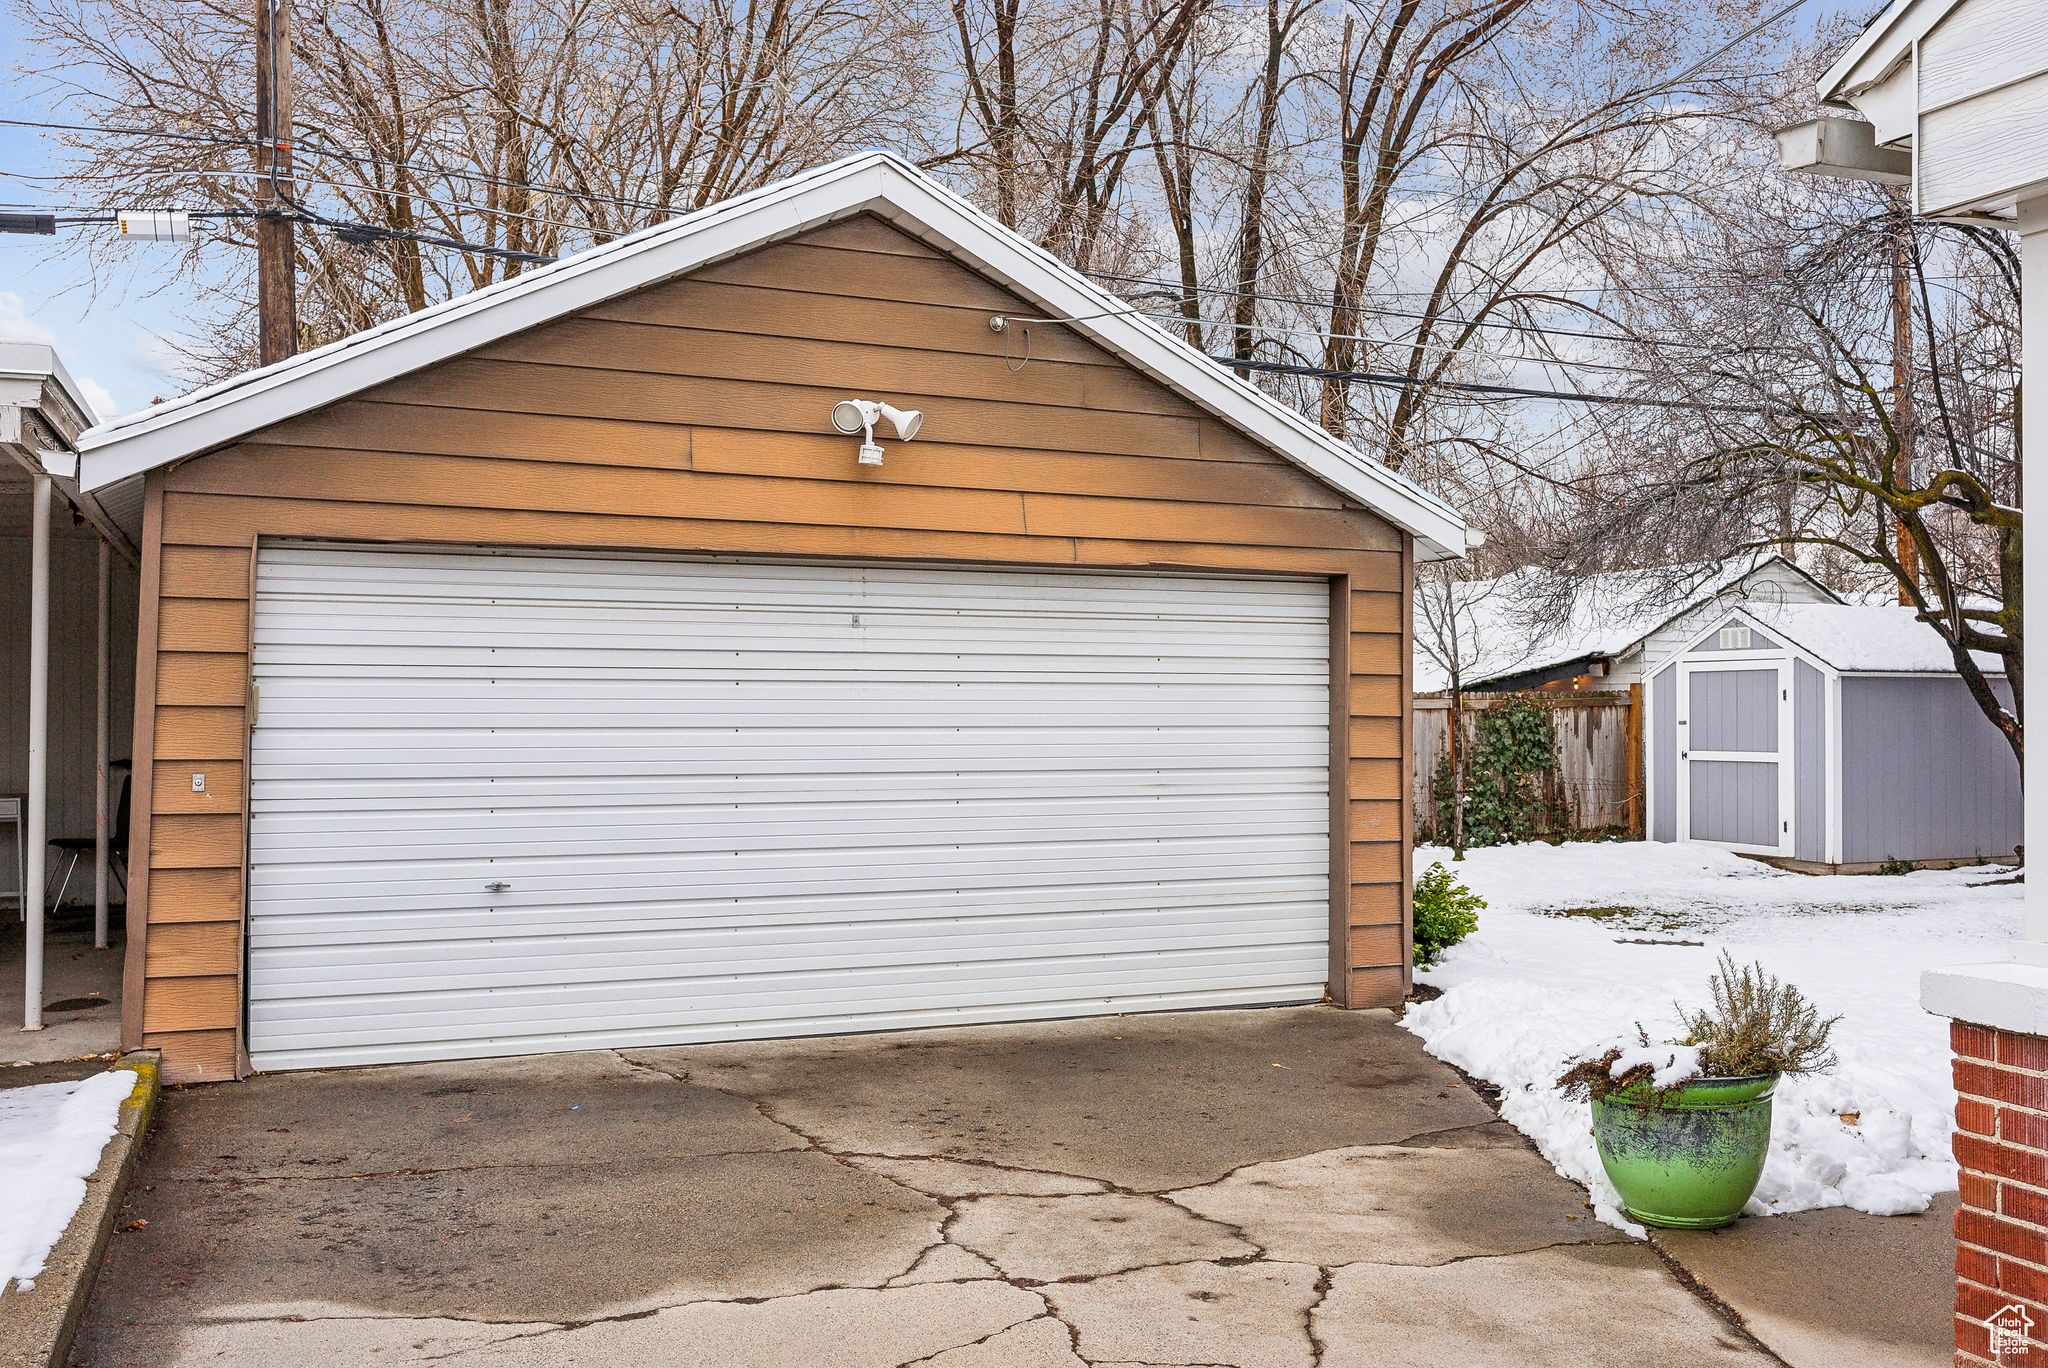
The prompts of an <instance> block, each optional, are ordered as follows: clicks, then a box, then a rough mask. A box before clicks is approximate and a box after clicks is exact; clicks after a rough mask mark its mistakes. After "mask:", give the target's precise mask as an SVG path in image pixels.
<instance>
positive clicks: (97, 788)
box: [92, 537, 114, 950]
mask: <svg viewBox="0 0 2048 1368" xmlns="http://www.w3.org/2000/svg"><path fill="white" fill-rule="evenodd" d="M99 550H100V596H99V636H98V638H97V649H98V654H97V656H96V657H95V660H96V664H97V668H98V675H97V689H98V692H97V693H95V694H94V695H93V697H94V699H95V700H96V710H95V711H94V713H93V733H92V735H93V755H94V765H93V790H92V944H93V949H95V950H104V949H106V948H107V678H108V676H107V642H108V625H107V619H108V618H109V617H110V616H111V615H112V612H113V594H114V564H113V550H112V548H110V547H109V546H108V545H107V540H106V538H105V537H102V538H100V542H99Z"/></svg>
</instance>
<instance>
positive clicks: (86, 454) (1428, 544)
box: [79, 152, 1467, 559]
mask: <svg viewBox="0 0 2048 1368" xmlns="http://www.w3.org/2000/svg"><path fill="white" fill-rule="evenodd" d="M859 213H874V214H878V215H880V216H882V217H884V218H887V219H890V220H891V221H893V222H895V223H896V226H898V227H899V228H903V229H904V230H905V231H908V232H910V233H912V234H913V235H915V236H917V237H919V238H922V239H924V240H925V241H927V242H930V243H932V244H933V245H934V246H937V247H940V248H941V249H942V250H945V251H947V252H949V253H950V254H953V255H956V256H959V257H961V258H963V259H964V260H966V261H967V262H969V263H971V264H972V265H974V266H975V267H976V268H977V269H979V270H980V271H982V272H983V273H985V274H988V275H991V276H993V277H995V278H996V279H998V280H1000V281H1001V282H1002V283H1003V284H1004V285H1006V286H1007V287H1009V288H1010V289H1012V290H1013V291H1015V292H1016V293H1017V294H1019V295H1021V296H1023V297H1024V298H1026V299H1027V300H1030V301H1031V302H1032V304H1033V306H1034V307H1036V308H1039V309H1042V310H1044V311H1045V312H1046V313H1047V314H1048V315H1051V316H1053V317H1057V318H1061V319H1065V320H1070V321H1068V322H1067V323H1066V326H1068V327H1070V328H1072V329H1073V330H1074V331H1076V332H1078V333H1081V334H1082V335H1083V336H1086V337H1088V338H1089V339H1090V340H1092V341H1094V342H1096V343H1097V344H1099V345H1101V346H1103V347H1105V348H1107V349H1108V350H1109V351H1111V352H1112V353H1114V354H1116V355H1117V356H1119V357H1121V358H1122V359H1124V360H1125V361H1127V362H1129V363H1130V364H1131V365H1133V366H1135V367H1136V368H1137V369H1139V370H1141V371H1143V372H1144V373H1146V374H1147V375H1150V376H1151V377H1152V378H1153V379H1155V380H1157V381H1159V382H1160V383H1162V384H1164V385H1166V386H1168V387H1169V388H1171V389H1173V390H1175V391H1176V392H1178V393H1179V394H1181V395H1182V396H1183V397H1185V398H1187V399H1188V400H1190V401H1191V402H1193V403H1195V404H1196V405H1198V406H1200V407H1201V408H1203V409H1205V410H1207V411H1208V412H1210V413H1211V414H1213V415H1215V416H1216V417H1217V418H1219V419H1221V420H1222V421H1224V422H1226V423H1228V424H1230V425H1231V426H1232V427H1234V428H1236V429H1237V430H1239V431H1240V432H1242V433H1243V434H1244V435H1246V436H1247V437H1250V438H1251V439H1253V440H1254V441H1257V442H1259V443H1260V444H1262V445H1264V446H1267V447H1270V448H1272V449H1273V450H1274V451H1276V452H1277V453H1279V454H1280V455H1282V456H1284V457H1286V458H1287V459H1288V460H1290V461H1292V462H1293V463H1294V464H1296V465H1298V466H1300V467H1301V468H1302V469H1303V470H1304V471H1306V472H1308V473H1309V474H1310V475H1312V476H1314V477H1315V478H1317V479H1318V480H1321V481H1322V482H1323V483H1324V484H1327V485H1329V486H1330V487H1331V488H1333V489H1335V490H1337V491H1338V492H1340V493H1342V494H1345V495H1347V496H1349V497H1351V498H1353V499H1355V500H1357V501H1358V502H1360V503H1362V504H1364V505H1365V506H1366V507H1367V508H1369V509H1371V510H1372V511H1374V512H1375V513H1378V514H1379V515H1380V516H1382V517H1384V518H1386V519H1387V520H1388V521H1389V522H1392V523H1393V524H1395V525H1396V526H1397V527H1400V528H1401V529H1402V530H1404V531H1406V532H1408V533H1410V534H1411V535H1413V536H1414V537H1415V538H1416V540H1417V542H1418V543H1419V546H1418V551H1419V552H1420V553H1421V554H1422V555H1423V557H1424V558H1425V559H1443V558H1448V557H1455V556H1460V555H1463V554H1464V551H1465V547H1466V542H1467V529H1466V526H1465V523H1464V520H1463V519H1462V518H1460V517H1459V515H1458V514H1457V512H1456V511H1455V510H1453V509H1452V508H1451V507H1450V505H1448V504H1446V503H1445V502H1443V501H1442V500H1441V499H1439V498H1437V497H1436V496H1434V495H1432V494H1430V493H1428V492H1427V491H1425V490H1424V489H1422V488H1421V487H1420V486H1419V485H1416V484H1415V483H1414V482H1412V481H1411V480H1409V479H1407V478H1406V477H1405V476H1402V475H1400V474H1398V473H1397V472H1395V471H1392V470H1389V469H1388V468H1387V467H1385V466H1384V465H1381V464H1380V463H1379V462H1377V461H1374V460H1371V459H1370V458H1368V457H1366V456H1364V455H1362V454H1361V453H1359V452H1357V451H1355V450H1353V449H1352V448H1351V447H1349V446H1347V445H1345V444H1344V443H1342V442H1340V441H1338V440H1337V439H1336V438H1334V437H1332V436H1330V435H1329V434H1328V433H1326V432H1324V431H1323V430H1322V428H1320V427H1318V426H1317V425H1316V424H1314V423H1312V422H1310V421H1309V420H1308V419H1307V418H1305V417H1303V416H1302V415H1301V414H1299V413H1296V412H1295V411H1294V410H1292V409H1290V408H1288V407H1287V406H1286V405H1284V404H1282V403H1280V402H1279V401H1278V400H1276V399H1274V398H1272V397H1271V396H1270V395H1267V394H1266V393H1264V392H1263V391H1261V390H1259V389H1257V388H1255V387H1254V386H1252V385H1249V384H1247V383H1245V382H1244V381H1242V380H1239V379H1238V378H1237V377H1236V376H1235V375H1233V374H1231V373H1230V372H1229V371H1228V370H1226V369H1224V368H1223V367H1222V366H1220V365H1218V364H1217V363H1216V362H1214V361H1211V360H1210V359H1209V358H1208V357H1206V356H1204V355H1203V354H1202V353H1201V352H1199V351H1197V350H1196V349H1195V348H1193V347H1191V346H1189V345H1188V344H1187V343H1186V342H1185V341H1183V340H1181V339H1180V338H1178V337H1175V336H1173V335H1171V334H1169V333H1167V332H1166V331H1165V330H1163V329H1161V328H1158V327H1155V326H1154V325H1153V324H1151V323H1150V322H1149V321H1147V320H1145V319H1144V318H1143V317H1142V316H1140V315H1139V314H1138V313H1137V312H1136V311H1135V310H1134V309H1133V308H1132V307H1131V306H1130V305H1128V304H1126V303H1124V302H1123V301H1121V300H1119V299H1117V298H1116V297H1115V296H1114V295H1111V294H1110V293H1108V292H1107V291H1106V290H1103V289H1101V288H1100V287H1099V286H1097V285H1095V284H1094V283H1093V282H1092V281H1090V280H1088V279H1087V278H1086V277H1085V276H1083V275H1081V274H1080V273H1079V272H1078V271H1075V270H1074V269H1073V268H1072V267H1070V266H1068V265H1066V264H1065V263H1064V262H1061V261H1060V260H1058V259H1057V258H1056V257H1054V256H1053V255H1052V254H1050V253H1049V252H1046V251H1045V250H1044V249H1042V248H1040V247H1038V246H1036V245H1034V244H1032V243H1030V242H1027V241H1025V240H1024V239H1022V238H1021V237H1019V236H1018V235H1017V234H1015V233H1014V232H1012V231H1010V230H1009V229H1007V228H1004V227H1002V226H1001V225H1000V224H998V223H996V222H995V220H993V219H991V218H989V217H988V216H987V215H985V214H983V213H982V212H981V211H980V210H978V209H976V208H974V206H972V205H971V204H969V203H968V202H967V201H966V200H964V199H962V198H960V197H959V196H958V195H955V194H954V193H953V192H952V191H950V190H947V189H946V188H945V187H944V186H942V185H940V184H939V183H938V182H936V181H935V180H933V179H932V178H931V177H929V176H927V175H925V174H924V173H923V172H922V171H919V170H918V169H917V168H915V167H914V166H912V165H910V164H909V163H908V162H906V161H904V160H902V159H901V158H900V157H897V156H896V155H895V154H893V153H889V152H864V153H861V154H859V155H857V156H853V157H848V158H845V159H844V160H841V161H838V162H834V163H832V164H831V165H828V166H823V167H820V168H818V169H816V170H814V171H807V172H804V173H802V174H800V175H797V176H794V177H791V178H790V179H788V180H785V181H780V182H778V183H776V184H774V185H770V186H767V187H764V188H763V189H760V190H756V191H752V192H750V193H748V194H745V195H740V196H737V197H735V198H733V199H729V200H725V201H722V202H720V203H718V204H714V205H711V206H709V207H707V208H705V209H701V210H698V211H696V212H694V213H691V214H687V215H684V216H682V217H680V218H676V219H671V220H669V221H668V222H666V223H662V224H657V225H656V226H654V227H651V228H646V229H642V230H641V231H639V232H636V233H631V234H628V235H626V236H624V237H621V238H618V239H615V240H614V241H612V242H609V243H606V244H605V245H603V246H601V247H595V248H592V249H590V250H589V251H586V252H581V253H578V254H577V255H575V256H571V257H565V258H563V259H562V260H560V261H558V262H555V263H553V264H551V265H547V266H543V267H540V268H539V269H537V270H533V271H529V272H527V273H525V274H523V275H519V276H515V277H513V278H512V279H510V280H505V281H500V282H498V283H497V284H495V285H490V286H486V287H485V288H483V289H481V290H476V291H474V292H472V293H470V294H466V295H462V296H459V297H457V298H455V299H452V300H449V301H447V302H445V303H442V304H438V305H435V306H434V307H432V308H429V309H423V310H421V311H420V312H418V313H414V314H408V315H406V316H405V317H403V318H399V319H395V320H393V321H392V322H389V323H385V324H382V325H380V326H378V327H375V328H371V329H369V330H367V331H365V332H362V333H357V334H355V335H354V336H351V337H347V338H343V339H342V340H340V341H338V342H333V343H330V344H328V345H327V346H325V347H321V348H319V349H318V350H316V351H310V352H306V353H303V354H301V355H299V356H295V357H293V358H291V359H290V360H287V361H281V362H278V363H276V364H275V365H271V366H266V367H263V368H262V369H260V370H255V371H250V372H247V373H246V374H243V375H240V376H236V377H235V378H233V379H231V380H228V381H224V382H222V383H220V384H216V385H212V386H208V387H207V388H205V389H201V390H197V391H195V392H193V393H192V394H189V395H186V396H184V397H183V398H180V399H175V400H172V401H171V402H169V403H165V404H159V405H156V406H155V407H153V408H148V409H144V410H142V411H140V412H138V413H134V414H131V415H129V416H127V417H125V418H118V419H115V420H113V421H111V422H107V423H103V424H101V425H100V426H99V427H96V428H93V429H92V430H91V431H89V432H87V433H85V434H84V435H83V437H82V438H81V439H80V442H79V449H80V451H81V453H82V455H83V459H82V465H83V470H84V476H83V480H84V484H85V487H86V488H87V489H96V488H100V487H103V486H105V485H108V484H111V483H113V482H114V481H116V480H120V479H123V478H125V477H128V476H132V475H135V474H138V473H140V472H143V471H146V470H152V469H156V468H158V467H161V466H165V465H168V464H170V463H172V462H174V461H179V460H183V459H186V458H187V457H191V456H197V455H199V454H201V453H203V452H206V451H210V450H213V449H215V448H217V447H220V446H223V445H226V444H227V443H229V442H233V441H235V440H237V439H238V438H241V437H244V436H247V435H248V434H249V433H252V432H255V431H257V430H258V429H260V428H264V427H268V426H270V425H272V424H274V423H278V422H282V421H284V420H286V419H288V418H293V417H297V416H298V415H300V414H303V413H308V412H311V411H313V410H314V409H318V408H323V407H325V406H327V405H329V404H333V403H336V402H338V401H340V400H342V399H345V398H347V397H349V396H350V395H353V394H357V393H360V392H361V391H362V390H364V389H367V388H369V387H370V386H373V385H377V384H381V383H384V382H386V381H389V380H394V379H397V378H398V377H400V376H403V375H408V374H411V373H413V372H415V371H418V370H421V369H423V368H425V367H427V366H431V365H433V364H435V363H436V362H440V361H444V360H447V359H449V358H451V357H455V356H459V355H461V354H463V353H465V352H469V351H474V350H475V349H477V348H478V347H482V346H485V345H488V344H489V343H491V342H494V341H497V340H499V339H500V338H503V337H508V336H511V335H513V334H515V333H519V332H524V331H526V330H527V329H529V328H534V327H538V326H540V325H541V324H544V323H548V322H552V321H554V320H555V319H558V318H564V317H567V316H569V315H571V314H574V313H577V312H579V311H581V310H584V309H588V308H591V307H593V306H595V305H597V304H600V303H603V302H604V301H606V300H609V299H615V298H618V297H619V296H621V295H625V294H630V293H632V292H634V291H636V290H641V289H645V288H647V287H648V286H651V285H655V284H658V283H660V282H662V281H666V280H671V279H674V278H676V277H679V276H683V275H687V274H689V273H690V272H691V271H694V270H697V269H700V268H701V267H703V266H705V265H708V264H710V263H712V262H715V261H719V260H723V259H725V258H727V257H731V256H736V255H738V254H739V253H742V252H746V251H751V250H753V249H755V248H757V247H761V246H764V245H766V244H768V243H772V242H776V241H780V240H782V239H785V238H788V237H791V236H794V235H796V234H798V233H801V232H803V231H805V230H807V229H810V228H813V227H817V226H819V225H821V224H825V223H830V222H834V221H836V220H839V219H843V218H849V217H851V216H853V215H855V214H859Z"/></svg>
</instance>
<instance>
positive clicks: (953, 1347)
mask: <svg viewBox="0 0 2048 1368" xmlns="http://www.w3.org/2000/svg"><path fill="white" fill-rule="evenodd" d="M1052 1319H1054V1317H1052V1316H1050V1315H1048V1314H1046V1313H1044V1312H1041V1313H1039V1314H1038V1315H1035V1316H1021V1317H1019V1318H1018V1319H1016V1320H1013V1321H1011V1322H1010V1323H1009V1324H1008V1325H1005V1326H1003V1327H1001V1328H1000V1329H996V1330H991V1331H989V1332H988V1333H987V1334H986V1335H983V1336H981V1338H979V1339H971V1340H968V1341H967V1342H966V1343H965V1344H949V1345H947V1346H946V1347H945V1348H943V1349H934V1350H932V1352H930V1353H929V1354H920V1355H919V1356H918V1357H916V1358H914V1359H905V1360H903V1362H901V1363H899V1364H897V1365H896V1368H917V1365H918V1364H920V1363H933V1362H936V1361H937V1360H938V1359H939V1358H940V1357H942V1356H943V1355H946V1354H951V1353H955V1352H957V1351H958V1350H961V1349H974V1348H978V1347H979V1346H981V1345H984V1344H987V1343H988V1342H989V1341H990V1340H992V1339H995V1338H996V1337H997V1336H998V1335H1007V1334H1009V1333H1010V1332H1011V1331H1012V1330H1015V1329H1016V1328H1017V1327H1018V1326H1020V1325H1032V1324H1035V1323H1037V1322H1039V1321H1042V1320H1052Z"/></svg>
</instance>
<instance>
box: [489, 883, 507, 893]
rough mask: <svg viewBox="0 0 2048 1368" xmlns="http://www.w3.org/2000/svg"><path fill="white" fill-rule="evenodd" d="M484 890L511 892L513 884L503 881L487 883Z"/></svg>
mask: <svg viewBox="0 0 2048 1368" xmlns="http://www.w3.org/2000/svg"><path fill="white" fill-rule="evenodd" d="M484 891H485V892H486V893H510V892H511V891H512V885H511V884H508V883H503V882H492V883H487V884H485V885H484Z"/></svg>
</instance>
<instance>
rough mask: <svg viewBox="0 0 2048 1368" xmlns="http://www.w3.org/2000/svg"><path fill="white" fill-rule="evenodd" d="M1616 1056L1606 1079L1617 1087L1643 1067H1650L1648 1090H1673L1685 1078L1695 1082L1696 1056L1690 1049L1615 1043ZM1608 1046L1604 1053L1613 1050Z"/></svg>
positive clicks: (1697, 1069) (1597, 1056)
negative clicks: (1618, 1050)
mask: <svg viewBox="0 0 2048 1368" xmlns="http://www.w3.org/2000/svg"><path fill="white" fill-rule="evenodd" d="M1617 1044H1619V1045H1620V1053H1619V1054H1617V1055H1615V1057H1614V1063H1613V1064H1612V1065H1611V1066H1609V1068H1608V1070H1607V1076H1608V1077H1609V1078H1611V1079H1613V1080H1615V1081H1616V1082H1617V1083H1618V1082H1620V1081H1621V1080H1622V1079H1623V1078H1625V1077H1627V1076H1628V1074H1629V1072H1630V1071H1631V1070H1633V1069H1640V1068H1642V1067H1643V1066H1644V1065H1645V1064H1647V1065H1649V1066H1650V1070H1651V1073H1650V1086H1651V1087H1653V1088H1675V1087H1677V1086H1678V1085H1679V1084H1680V1083H1683V1082H1685V1081H1686V1080H1687V1079H1689V1078H1698V1077H1699V1076H1700V1073H1701V1069H1700V1052H1699V1050H1698V1049H1696V1048H1695V1047H1693V1046H1691V1045H1654V1044H1652V1045H1644V1044H1642V1043H1641V1042H1640V1041H1638V1042H1637V1043H1635V1044H1633V1045H1630V1044H1626V1043H1621V1042H1617ZM1613 1048H1615V1047H1614V1046H1609V1047H1608V1049H1613ZM1606 1053H1607V1050H1598V1051H1596V1052H1595V1053H1594V1055H1593V1058H1595V1059H1598V1058H1599V1057H1600V1056H1601V1055H1604V1054H1606Z"/></svg>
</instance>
